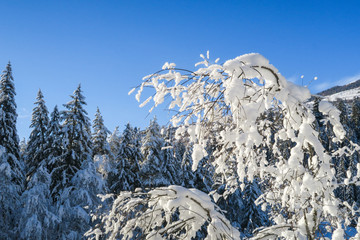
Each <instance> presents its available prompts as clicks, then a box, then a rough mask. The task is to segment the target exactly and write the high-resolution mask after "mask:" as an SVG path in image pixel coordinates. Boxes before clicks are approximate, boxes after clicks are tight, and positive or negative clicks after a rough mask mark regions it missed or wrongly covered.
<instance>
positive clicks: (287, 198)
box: [130, 53, 358, 239]
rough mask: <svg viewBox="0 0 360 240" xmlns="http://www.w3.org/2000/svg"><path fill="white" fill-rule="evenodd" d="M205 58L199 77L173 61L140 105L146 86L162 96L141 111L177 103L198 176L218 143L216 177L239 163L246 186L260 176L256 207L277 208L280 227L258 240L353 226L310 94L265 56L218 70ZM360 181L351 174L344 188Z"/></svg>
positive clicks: (328, 109)
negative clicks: (273, 114)
mask: <svg viewBox="0 0 360 240" xmlns="http://www.w3.org/2000/svg"><path fill="white" fill-rule="evenodd" d="M201 57H202V58H203V61H202V62H200V63H198V64H196V66H199V65H202V67H201V68H198V69H197V70H196V71H194V72H192V71H187V70H183V69H177V68H176V65H175V64H173V63H166V64H165V65H164V66H163V69H162V70H161V71H159V72H157V73H155V74H152V75H149V76H147V77H145V78H144V82H143V83H142V84H141V85H140V86H139V87H138V91H137V94H136V99H137V100H138V101H140V96H141V94H142V91H143V89H144V88H145V87H152V88H154V89H155V94H154V95H153V96H150V97H149V98H147V99H146V100H145V101H144V102H143V103H141V104H140V107H143V106H145V105H146V104H148V103H150V102H151V100H152V101H153V103H154V104H153V106H152V108H151V110H152V109H153V108H154V107H156V106H158V105H160V104H161V103H163V102H165V98H168V99H170V104H169V109H171V110H177V112H178V113H177V114H176V115H174V116H173V117H172V119H171V121H172V123H173V125H174V126H176V127H178V129H177V131H176V137H177V138H182V137H184V136H189V139H190V143H191V144H193V152H192V159H193V170H196V169H197V166H198V163H199V162H200V161H201V160H202V159H203V158H204V157H206V156H207V152H206V150H205V148H206V146H207V144H208V142H209V141H210V140H211V141H212V142H215V143H216V150H215V152H214V153H213V156H215V158H214V164H215V165H216V171H217V174H221V173H223V174H226V172H228V167H229V166H228V165H227V164H226V163H227V161H228V159H229V158H232V159H235V162H236V167H237V177H238V179H239V181H244V180H245V179H247V180H249V181H253V179H255V177H257V178H259V179H260V180H261V181H262V182H264V183H266V186H267V188H266V191H265V192H264V193H263V194H262V195H261V196H260V198H259V199H258V200H257V204H261V206H262V208H263V209H271V220H272V222H273V224H274V225H273V226H270V227H265V228H263V229H261V230H260V231H258V234H255V236H254V237H255V238H256V239H277V238H279V237H282V238H285V239H314V238H315V237H316V236H318V235H319V233H320V230H321V229H323V228H322V225H323V223H324V222H325V223H326V224H328V225H330V226H332V227H328V228H326V229H328V230H327V231H328V232H330V234H331V233H334V236H339V234H340V233H341V232H343V230H342V228H344V227H346V226H347V225H348V224H349V223H350V222H349V221H347V219H348V218H347V215H348V213H349V212H351V210H350V209H348V207H350V206H349V205H348V204H346V203H343V202H341V201H340V200H339V199H337V198H336V197H335V196H334V190H335V189H336V188H337V187H338V186H339V185H341V184H343V183H342V182H340V183H339V182H336V181H335V170H334V167H333V166H332V162H331V158H332V155H331V153H330V152H328V151H326V149H325V148H324V146H323V145H322V142H321V141H320V140H319V133H318V132H317V131H316V129H315V127H314V126H313V122H314V121H315V116H314V115H313V113H312V111H311V109H309V108H308V107H307V106H306V105H305V102H306V101H307V100H308V99H309V98H310V97H311V94H310V92H309V90H308V89H307V88H305V87H301V86H297V85H295V84H293V83H291V82H289V81H287V80H286V79H285V78H284V77H283V76H282V75H281V74H280V73H279V71H278V70H277V69H276V68H275V67H274V66H273V65H271V64H269V61H268V60H267V59H266V58H264V57H263V56H261V55H260V54H254V53H252V54H245V55H242V56H239V57H237V58H235V59H231V60H228V61H226V62H225V63H224V64H218V59H217V60H216V61H215V62H214V63H210V60H209V54H207V56H206V57H205V56H203V55H201ZM134 90H136V89H134ZM131 92H133V90H132V91H131ZM131 92H130V93H131ZM151 110H150V111H151ZM319 111H320V112H321V113H322V114H323V116H324V118H325V120H324V121H326V122H328V123H329V124H330V126H332V131H333V133H334V137H333V138H332V139H331V141H332V142H334V143H336V142H339V141H341V140H342V139H343V138H344V136H345V131H344V129H343V127H342V125H341V123H340V118H339V111H338V110H337V109H336V108H335V107H334V106H333V105H332V104H331V103H329V102H327V101H324V100H323V101H320V102H319ZM269 112H276V113H278V115H279V116H280V117H281V118H280V120H278V122H279V124H280V126H277V128H276V129H277V131H274V124H273V123H272V122H269V120H268V119H267V118H264V116H265V115H267V114H269ZM283 143H287V144H286V146H287V149H285V150H284V149H280V146H281V145H282V146H284V144H283ZM268 152H271V154H272V156H273V159H272V161H269V158H268V154H267V153H268ZM284 153H286V154H284ZM338 153H339V154H346V152H345V151H342V150H340V151H338ZM357 177H358V176H351V174H350V175H349V176H348V177H347V179H345V180H344V183H345V184H348V183H349V182H350V183H351V182H354V181H356V180H357ZM344 206H347V207H344ZM322 233H323V232H321V234H322ZM340 235H341V234H340Z"/></svg>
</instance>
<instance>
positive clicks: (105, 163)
mask: <svg viewBox="0 0 360 240" xmlns="http://www.w3.org/2000/svg"><path fill="white" fill-rule="evenodd" d="M108 133H110V131H109V130H108V129H107V128H106V127H105V125H104V120H103V117H102V116H101V113H100V110H99V108H97V110H96V114H95V119H94V121H93V134H92V143H93V149H92V150H93V158H94V161H95V163H96V168H97V170H98V172H99V173H101V174H102V176H103V177H104V179H107V178H108V174H109V172H110V171H112V168H113V167H114V166H113V164H112V162H113V159H114V156H112V152H111V149H110V144H109V142H108V141H107V136H108Z"/></svg>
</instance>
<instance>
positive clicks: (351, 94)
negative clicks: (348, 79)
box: [319, 80, 360, 101]
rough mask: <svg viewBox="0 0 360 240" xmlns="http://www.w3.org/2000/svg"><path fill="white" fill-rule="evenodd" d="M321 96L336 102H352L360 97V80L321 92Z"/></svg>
mask: <svg viewBox="0 0 360 240" xmlns="http://www.w3.org/2000/svg"><path fill="white" fill-rule="evenodd" d="M319 95H321V96H324V97H325V98H326V99H327V100H329V101H336V100H337V99H342V100H347V101H349V100H350V101H351V100H353V99H354V98H356V97H360V80H357V81H355V82H352V83H349V84H347V85H344V86H336V87H332V88H330V89H328V90H325V91H323V92H320V93H319Z"/></svg>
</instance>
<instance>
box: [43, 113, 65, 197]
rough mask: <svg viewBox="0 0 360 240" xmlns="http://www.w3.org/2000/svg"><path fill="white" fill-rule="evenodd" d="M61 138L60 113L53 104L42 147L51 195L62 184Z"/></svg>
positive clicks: (55, 192) (54, 193)
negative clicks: (49, 179)
mask: <svg viewBox="0 0 360 240" xmlns="http://www.w3.org/2000/svg"><path fill="white" fill-rule="evenodd" d="M62 138H63V134H62V130H61V125H60V113H59V110H58V107H57V106H55V107H54V110H53V111H52V113H51V115H50V121H49V125H48V127H47V131H46V139H47V141H46V144H45V147H44V148H45V150H44V154H45V157H44V158H45V159H46V167H47V168H48V171H49V173H50V174H51V184H50V191H51V194H52V195H53V197H55V196H56V194H57V192H58V190H59V188H60V187H61V186H62V176H63V175H62V170H63V167H64V161H63V158H62V153H63V142H62Z"/></svg>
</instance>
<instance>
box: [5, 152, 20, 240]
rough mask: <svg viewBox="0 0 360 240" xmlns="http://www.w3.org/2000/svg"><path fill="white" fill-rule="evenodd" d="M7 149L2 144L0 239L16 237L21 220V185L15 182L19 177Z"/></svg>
mask: <svg viewBox="0 0 360 240" xmlns="http://www.w3.org/2000/svg"><path fill="white" fill-rule="evenodd" d="M9 160H11V158H10V157H9V154H8V153H7V150H6V149H5V148H4V147H3V146H0V215H1V217H0V239H6V240H7V239H16V230H17V224H18V220H19V209H20V193H21V186H20V185H19V184H17V183H16V182H14V179H15V178H17V177H18V175H17V173H16V172H15V171H14V170H13V167H12V166H11V165H10V161H9Z"/></svg>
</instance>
